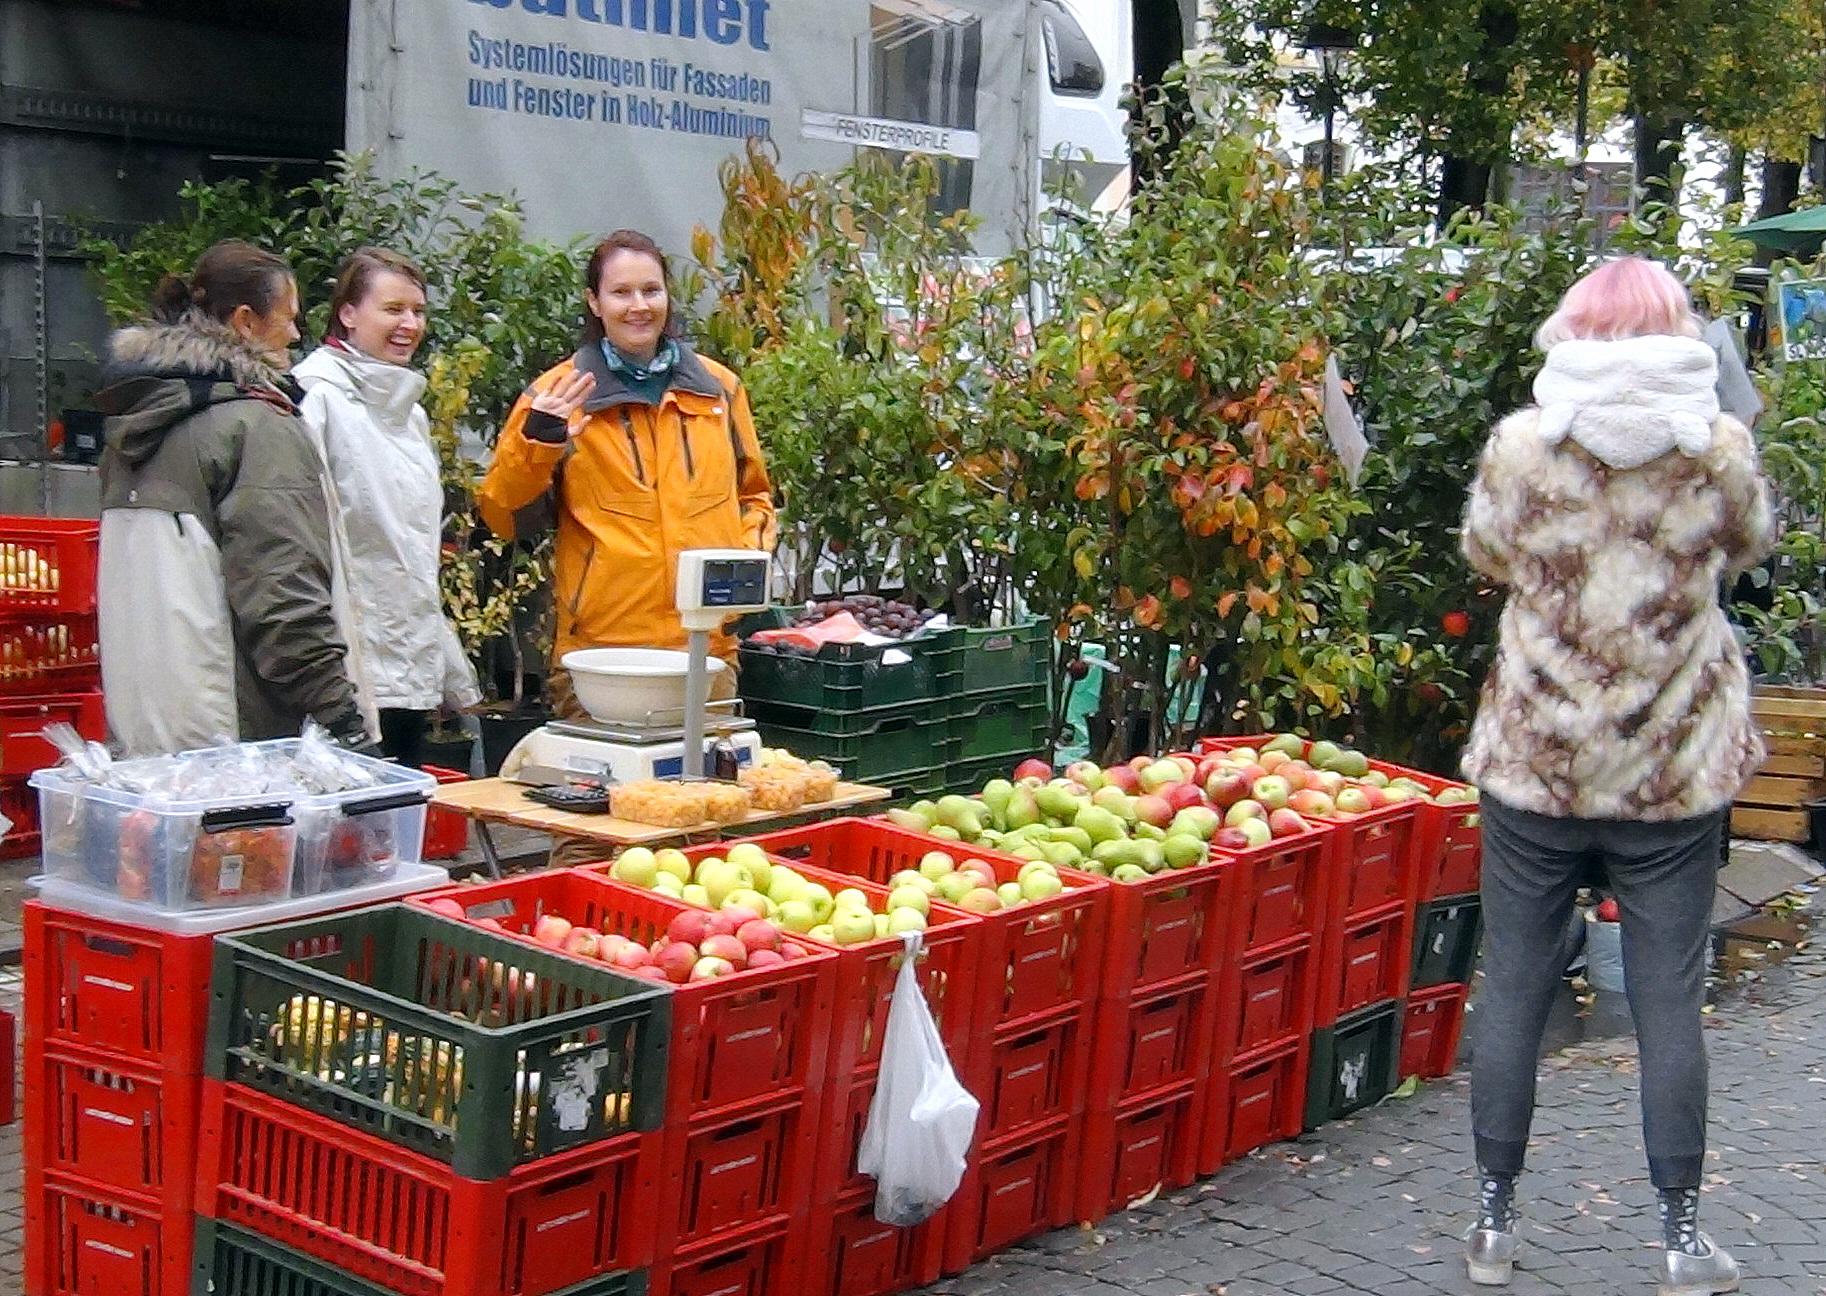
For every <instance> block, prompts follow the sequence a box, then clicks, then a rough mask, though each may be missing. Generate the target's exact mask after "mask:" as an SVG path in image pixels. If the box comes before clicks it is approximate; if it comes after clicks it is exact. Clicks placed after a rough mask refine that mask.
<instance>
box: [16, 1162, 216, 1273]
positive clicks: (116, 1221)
mask: <svg viewBox="0 0 1826 1296" xmlns="http://www.w3.org/2000/svg"><path fill="white" fill-rule="evenodd" d="M195 1232H196V1224H195V1221H194V1220H193V1219H192V1217H191V1214H190V1212H189V1211H188V1210H186V1211H184V1212H183V1213H182V1214H180V1215H177V1216H175V1217H174V1216H172V1215H170V1214H166V1213H162V1212H161V1211H160V1210H159V1209H158V1208H157V1207H156V1206H154V1205H152V1204H151V1203H150V1202H147V1201H146V1200H144V1199H143V1198H136V1197H133V1196H131V1195H130V1194H126V1193H119V1192H115V1191H112V1190H110V1189H108V1188H105V1187H103V1186H102V1185H100V1184H96V1183H90V1182H88V1181H86V1180H82V1179H77V1178H73V1177H71V1176H68V1175H47V1176H45V1178H44V1181H43V1183H42V1186H41V1187H37V1188H33V1187H31V1186H29V1185H28V1190H27V1192H26V1199H25V1275H24V1277H25V1290H26V1291H28V1292H30V1293H31V1296H181V1294H182V1293H187V1292H189V1291H190V1253H191V1248H192V1245H193V1239H194V1236H195Z"/></svg>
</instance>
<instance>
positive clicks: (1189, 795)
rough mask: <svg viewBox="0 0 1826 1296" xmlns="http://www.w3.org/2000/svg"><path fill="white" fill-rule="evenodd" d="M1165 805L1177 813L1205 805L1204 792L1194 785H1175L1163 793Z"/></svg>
mask: <svg viewBox="0 0 1826 1296" xmlns="http://www.w3.org/2000/svg"><path fill="white" fill-rule="evenodd" d="M1164 795H1165V797H1166V799H1167V804H1168V805H1170V806H1172V807H1173V809H1174V811H1175V812H1176V813H1177V812H1178V811H1180V810H1190V809H1191V808H1192V807H1193V806H1201V805H1203V804H1204V803H1205V794H1204V790H1203V789H1202V788H1200V787H1199V786H1198V784H1196V783H1175V784H1173V786H1171V787H1169V788H1168V789H1167V790H1166V792H1165V793H1164Z"/></svg>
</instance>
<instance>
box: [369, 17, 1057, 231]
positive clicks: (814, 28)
mask: <svg viewBox="0 0 1826 1296" xmlns="http://www.w3.org/2000/svg"><path fill="white" fill-rule="evenodd" d="M1036 12H1037V11H1036V9H1035V7H1034V0H409V2H408V0H354V3H353V6H352V12H351V32H350V50H349V59H350V77H349V104H348V141H349V147H350V148H351V149H370V150H372V151H373V152H374V153H375V155H376V158H377V161H378V165H379V167H380V169H381V171H382V173H383V174H389V175H400V174H404V173H406V172H408V171H410V170H412V169H414V168H422V169H426V170H432V171H436V172H439V173H440V174H443V175H445V176H448V177H449V178H451V179H453V180H455V181H457V182H458V183H459V184H460V185H461V186H462V187H463V188H464V189H466V190H469V191H471V192H496V193H508V192H512V193H515V194H517V195H518V196H519V198H520V199H521V200H522V202H523V203H524V205H525V208H526V212H527V218H528V223H529V225H530V227H531V228H532V230H533V231H534V232H535V233H537V234H540V235H544V236H549V237H556V238H561V239H568V238H572V237H575V236H585V237H595V236H599V235H601V234H604V233H606V232H608V231H609V230H612V229H617V228H621V227H624V226H626V227H633V228H636V229H643V230H645V231H647V232H648V233H650V234H652V235H653V236H654V237H655V238H657V239H658V240H659V241H660V243H661V244H662V245H664V246H665V247H666V248H667V249H668V250H669V251H673V252H676V253H684V252H685V251H686V250H687V247H688V240H689V237H690V232H691V229H692V227H693V226H695V225H698V224H703V225H707V226H709V227H711V228H712V229H714V228H715V227H716V225H717V223H718V220H719V219H720V216H721V213H722V206H723V203H722V193H721V188H720V185H719V181H718V171H719V168H721V167H722V165H723V164H724V163H725V162H726V161H727V160H728V159H729V158H731V157H733V156H737V155H739V154H740V153H741V151H742V149H743V144H744V141H745V140H747V139H749V138H761V139H766V140H769V141H771V142H772V144H773V145H774V147H776V148H777V149H778V150H779V152H780V155H781V167H782V169H783V170H784V171H786V172H787V173H788V174H792V173H796V172H799V171H805V170H828V169H835V168H838V167H841V166H843V165H845V164H846V163H848V162H849V161H850V160H851V159H852V158H853V157H854V156H855V149H856V148H857V147H876V148H883V149H894V150H902V151H904V150H906V149H908V148H913V149H919V150H923V151H929V152H932V153H934V154H935V155H938V156H941V157H943V158H945V159H947V161H946V162H945V163H944V165H943V168H942V176H941V182H942V183H943V185H944V195H945V199H946V201H947V203H948V205H952V206H959V205H968V206H970V207H972V208H974V209H975V210H976V211H978V212H979V213H981V214H982V215H983V216H984V218H985V226H986V228H985V234H986V237H985V239H984V243H985V245H986V246H987V247H989V248H996V247H998V246H1005V245H1006V243H1007V241H1008V239H1009V238H1010V237H1011V236H1012V235H1013V234H1014V233H1015V232H1016V231H1017V230H1018V229H1019V227H1020V224H1021V223H1022V222H1024V221H1026V220H1028V219H1029V218H1030V217H1031V212H1030V211H1029V205H1030V202H1031V199H1032V194H1031V191H1030V189H1029V187H1028V183H1027V181H1028V180H1029V178H1030V177H1031V175H1032V166H1031V165H1030V161H1029V159H1031V157H1032V152H1033V148H1034V144H1033V129H1032V122H1031V117H1030V114H1032V113H1034V112H1035V111H1037V108H1036V98H1037V95H1038V93H1039V90H1038V87H1040V86H1041V85H1043V84H1044V78H1045V65H1046V64H1045V59H1044V57H1043V56H1042V57H1037V58H1029V57H1027V51H1026V48H1025V47H1026V42H1027V41H1028V40H1029V39H1030V37H1031V38H1032V39H1034V40H1035V41H1036V43H1037V40H1038V38H1037V36H1032V33H1033V32H1036V31H1037V30H1038V26H1037V19H1036V18H1035V16H1034V15H1035V13H1036ZM1035 52H1036V54H1037V53H1038V51H1037V50H1036V51H1035ZM1036 69H1037V70H1036Z"/></svg>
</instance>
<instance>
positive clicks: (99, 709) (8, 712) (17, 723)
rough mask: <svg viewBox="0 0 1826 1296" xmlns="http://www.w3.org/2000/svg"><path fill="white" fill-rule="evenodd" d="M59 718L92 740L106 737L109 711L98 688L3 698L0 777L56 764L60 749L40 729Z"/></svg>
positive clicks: (0, 705)
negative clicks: (105, 707)
mask: <svg viewBox="0 0 1826 1296" xmlns="http://www.w3.org/2000/svg"><path fill="white" fill-rule="evenodd" d="M58 721H63V722H64V723H66V724H68V725H69V726H70V727H71V728H73V729H75V730H76V732H77V733H79V734H81V735H82V736H83V737H84V738H87V739H90V740H91V741H93V742H104V741H106V740H107V737H108V713H107V711H106V710H105V709H104V708H103V706H102V700H101V694H100V693H99V692H96V691H90V692H87V693H52V694H47V695H45V696H42V697H31V698H19V699H17V700H15V701H4V702H0V778H9V779H10V778H22V777H24V776H25V775H27V774H31V773H33V772H34V771H36V770H41V769H44V768H46V767H47V766H51V765H55V764H56V763H57V762H58V760H60V759H61V753H59V752H58V750H57V749H56V748H55V747H53V746H51V744H50V743H49V742H47V741H46V740H45V739H44V738H43V737H42V736H41V732H42V730H43V729H44V727H45V726H46V725H48V724H54V723H56V722H58ZM33 795H34V796H36V795H37V793H36V792H34V793H33Z"/></svg>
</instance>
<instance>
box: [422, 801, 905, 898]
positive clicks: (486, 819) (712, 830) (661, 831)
mask: <svg viewBox="0 0 1826 1296" xmlns="http://www.w3.org/2000/svg"><path fill="white" fill-rule="evenodd" d="M527 791H528V788H527V786H526V785H525V784H523V783H510V782H508V781H507V780H506V779H501V778H490V779H476V780H474V781H472V782H468V783H450V784H446V785H444V786H442V787H440V788H438V789H437V790H436V792H434V793H433V794H432V797H431V803H432V804H433V805H436V806H442V807H443V808H444V809H446V810H454V811H455V812H456V813H458V814H461V815H464V816H466V817H467V818H469V819H473V820H474V821H475V825H476V837H477V839H478V840H479V841H480V843H481V846H482V856H483V858H484V859H485V860H486V861H487V863H488V871H489V872H490V873H491V874H493V875H494V876H495V877H500V876H501V860H500V856H499V855H497V854H496V852H495V844H494V840H493V838H492V837H490V836H489V832H488V828H489V825H490V824H513V825H514V826H515V827H519V828H532V829H535V830H537V831H539V832H544V833H550V834H551V835H552V836H554V837H580V838H583V839H584V840H586V841H593V842H601V843H602V844H603V845H605V846H654V845H659V844H662V843H673V842H688V841H692V840H705V841H709V840H715V839H716V838H718V837H723V836H728V835H729V834H731V833H747V832H749V831H751V830H754V829H760V828H778V827H783V826H785V825H787V824H790V823H794V822H797V821H799V820H802V819H804V818H806V817H807V816H823V815H827V814H830V813H833V812H835V811H841V810H854V809H856V808H858V807H860V806H866V805H874V804H875V803H877V802H880V801H886V800H887V799H888V797H889V796H891V795H892V793H890V792H889V791H888V789H887V788H879V787H870V786H869V785H867V784H865V783H839V784H838V785H837V792H836V795H834V796H833V797H831V799H830V800H828V801H820V802H818V803H817V804H816V805H808V806H806V807H805V808H804V809H802V810H796V811H792V812H791V813H787V814H782V813H779V812H778V811H773V810H756V811H754V812H753V813H752V814H750V815H749V816H748V817H747V818H746V819H743V820H740V821H738V822H736V823H730V824H717V823H705V824H700V825H698V826H697V827H695V828H656V827H654V826H653V825H652V824H642V823H631V822H630V821H628V820H626V819H617V818H615V816H614V815H608V814H578V813H576V812H575V811H573V810H554V809H553V808H552V807H550V806H543V805H540V804H539V803H538V802H537V801H532V800H529V799H528V798H527V796H526V793H527Z"/></svg>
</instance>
